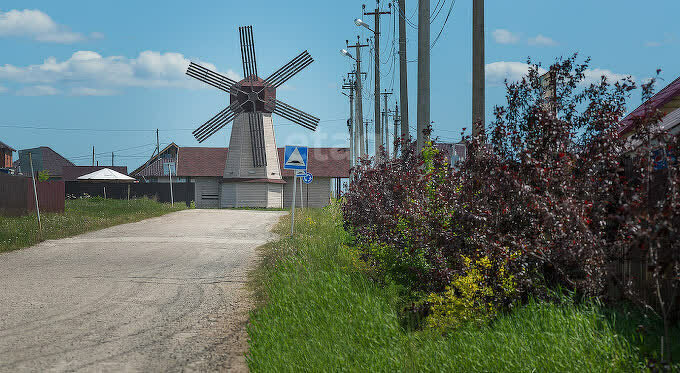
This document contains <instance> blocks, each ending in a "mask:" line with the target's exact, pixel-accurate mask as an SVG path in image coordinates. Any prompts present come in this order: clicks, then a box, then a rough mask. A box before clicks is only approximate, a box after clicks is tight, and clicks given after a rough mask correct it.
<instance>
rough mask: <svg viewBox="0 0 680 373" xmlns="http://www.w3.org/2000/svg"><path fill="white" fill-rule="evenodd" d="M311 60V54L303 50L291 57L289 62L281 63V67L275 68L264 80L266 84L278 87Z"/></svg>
mask: <svg viewBox="0 0 680 373" xmlns="http://www.w3.org/2000/svg"><path fill="white" fill-rule="evenodd" d="M312 62H314V59H313V58H312V56H311V55H310V54H309V52H307V51H304V52H302V53H300V54H299V55H297V57H295V58H293V59H292V60H291V61H290V62H288V63H287V64H285V65H283V67H281V68H280V69H278V70H276V71H275V72H274V73H273V74H272V75H270V76H269V77H268V78H267V79H265V80H264V81H265V83H267V84H268V85H270V86H272V87H274V88H278V87H280V86H281V85H282V84H283V83H285V82H286V81H288V79H290V78H292V77H293V76H295V74H297V73H299V72H300V71H302V69H304V68H305V67H307V66H309V65H310V64H311V63H312Z"/></svg>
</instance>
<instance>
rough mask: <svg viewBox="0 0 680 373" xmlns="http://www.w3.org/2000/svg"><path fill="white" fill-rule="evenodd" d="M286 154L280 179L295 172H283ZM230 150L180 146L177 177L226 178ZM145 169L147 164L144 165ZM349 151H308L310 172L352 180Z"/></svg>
mask: <svg viewBox="0 0 680 373" xmlns="http://www.w3.org/2000/svg"><path fill="white" fill-rule="evenodd" d="M283 151H284V148H279V149H278V152H279V162H280V163H281V173H282V175H281V176H284V177H291V176H293V171H291V170H284V169H283ZM228 153H229V148H203V147H181V148H179V152H178V153H177V158H178V159H177V176H179V177H223V176H224V167H225V165H226V162H227V154H228ZM156 163H158V162H157V161H156ZM142 166H144V165H142ZM159 167H160V169H159V170H160V173H159V175H162V165H160V166H159V165H157V164H155V163H151V164H150V165H149V167H147V169H149V171H148V172H147V170H146V169H142V170H140V169H141V168H142V167H140V168H138V169H137V170H140V171H139V172H138V171H137V170H135V172H137V173H136V174H135V173H134V172H133V173H132V174H131V175H133V176H135V177H140V176H142V175H145V176H156V175H155V174H154V172H155V171H158V170H156V168H159ZM349 168H350V162H349V149H348V148H309V154H308V169H307V170H308V171H309V172H311V173H312V174H313V175H314V177H341V178H347V177H349Z"/></svg>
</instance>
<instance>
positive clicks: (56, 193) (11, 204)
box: [0, 174, 65, 216]
mask: <svg viewBox="0 0 680 373" xmlns="http://www.w3.org/2000/svg"><path fill="white" fill-rule="evenodd" d="M36 189H37V191H38V204H39V206H40V211H41V212H43V211H44V212H64V199H65V198H64V182H63V181H43V182H38V181H36ZM31 211H35V196H34V194H33V181H32V180H31V177H27V176H10V175H4V174H0V214H1V215H10V216H17V215H26V214H28V213H30V212H31Z"/></svg>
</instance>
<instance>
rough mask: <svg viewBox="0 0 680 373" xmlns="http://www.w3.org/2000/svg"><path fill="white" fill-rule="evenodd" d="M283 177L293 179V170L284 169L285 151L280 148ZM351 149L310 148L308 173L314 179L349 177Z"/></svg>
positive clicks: (308, 152)
mask: <svg viewBox="0 0 680 373" xmlns="http://www.w3.org/2000/svg"><path fill="white" fill-rule="evenodd" d="M278 150H279V161H280V162H281V176H283V177H292V176H293V170H284V169H283V151H284V148H279V149H278ZM349 167H350V166H349V148H309V150H308V151H307V171H309V172H311V173H312V175H314V177H341V178H347V177H349Z"/></svg>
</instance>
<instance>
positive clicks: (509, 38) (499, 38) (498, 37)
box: [491, 29, 519, 44]
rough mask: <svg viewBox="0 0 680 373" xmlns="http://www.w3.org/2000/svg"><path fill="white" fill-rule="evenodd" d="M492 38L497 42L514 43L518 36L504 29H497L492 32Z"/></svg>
mask: <svg viewBox="0 0 680 373" xmlns="http://www.w3.org/2000/svg"><path fill="white" fill-rule="evenodd" d="M491 34H492V36H493V39H494V40H495V41H496V43H499V44H516V43H517V42H518V41H519V36H518V35H517V34H514V33H512V32H510V31H508V30H505V29H497V30H494V31H493V32H492V33H491Z"/></svg>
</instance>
